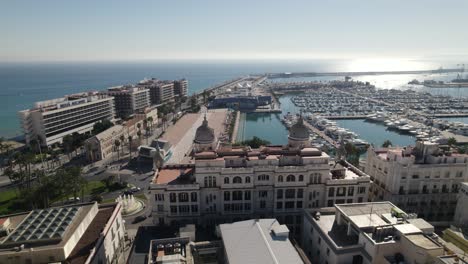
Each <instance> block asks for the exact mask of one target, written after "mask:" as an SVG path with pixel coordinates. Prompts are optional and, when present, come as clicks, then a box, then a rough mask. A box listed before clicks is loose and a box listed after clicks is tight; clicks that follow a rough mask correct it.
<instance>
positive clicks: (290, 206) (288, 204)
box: [284, 202, 294, 209]
mask: <svg viewBox="0 0 468 264" xmlns="http://www.w3.org/2000/svg"><path fill="white" fill-rule="evenodd" d="M284 208H286V209H294V202H285V203H284Z"/></svg>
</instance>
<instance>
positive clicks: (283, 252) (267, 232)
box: [219, 219, 304, 264]
mask: <svg viewBox="0 0 468 264" xmlns="http://www.w3.org/2000/svg"><path fill="white" fill-rule="evenodd" d="M219 229H220V232H221V236H222V239H223V243H224V247H225V251H226V254H227V258H228V260H229V263H231V264H236V263H258V264H262V263H265V264H267V263H288V264H294V263H304V262H303V261H302V259H301V257H300V256H299V254H298V252H297V251H296V249H295V248H294V246H293V245H292V243H291V241H289V238H288V233H289V230H287V227H285V226H281V225H280V224H279V223H278V221H277V220H276V219H258V220H246V221H241V222H235V223H232V224H222V225H220V226H219Z"/></svg>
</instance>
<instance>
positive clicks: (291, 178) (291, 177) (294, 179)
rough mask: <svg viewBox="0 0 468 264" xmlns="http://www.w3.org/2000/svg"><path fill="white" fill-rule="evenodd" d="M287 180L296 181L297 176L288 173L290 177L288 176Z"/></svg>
mask: <svg viewBox="0 0 468 264" xmlns="http://www.w3.org/2000/svg"><path fill="white" fill-rule="evenodd" d="M286 181H287V182H294V181H296V177H295V176H294V175H292V174H290V175H288V177H286Z"/></svg>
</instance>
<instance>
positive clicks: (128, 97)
mask: <svg viewBox="0 0 468 264" xmlns="http://www.w3.org/2000/svg"><path fill="white" fill-rule="evenodd" d="M107 94H108V95H110V96H113V97H114V102H115V111H116V115H117V116H118V117H120V118H127V117H130V116H132V115H133V114H135V113H136V112H138V111H140V110H143V109H145V108H147V107H149V106H150V96H149V90H148V89H144V88H139V87H135V86H132V85H123V86H116V87H111V88H108V89H107Z"/></svg>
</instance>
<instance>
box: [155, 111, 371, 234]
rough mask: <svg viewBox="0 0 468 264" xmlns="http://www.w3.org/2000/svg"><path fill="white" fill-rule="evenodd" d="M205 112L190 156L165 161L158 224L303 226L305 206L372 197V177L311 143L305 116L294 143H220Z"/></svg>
mask: <svg viewBox="0 0 468 264" xmlns="http://www.w3.org/2000/svg"><path fill="white" fill-rule="evenodd" d="M205 126H206V127H208V128H209V124H208V123H207V121H206V120H205V121H204V122H203V124H202V126H201V128H200V129H197V132H196V134H195V138H194V146H193V148H194V150H195V152H194V154H193V156H192V158H191V160H190V162H188V163H186V164H169V165H166V166H163V167H162V168H161V169H159V170H158V171H157V172H156V174H155V177H154V179H153V181H152V184H151V186H150V190H151V193H152V194H153V195H152V197H154V202H153V215H155V216H156V217H153V220H154V223H155V224H163V223H164V224H181V223H199V224H204V225H215V224H217V223H225V222H232V221H239V220H242V219H251V218H271V217H275V218H277V219H278V220H279V222H280V223H283V224H287V225H288V228H289V230H291V232H292V233H293V234H296V235H298V234H300V233H301V225H302V210H303V209H305V208H319V207H323V206H325V205H326V204H334V203H356V202H364V201H367V199H368V189H369V185H370V177H369V176H367V175H365V174H364V173H363V172H361V171H359V170H358V169H356V168H355V167H353V166H352V165H350V164H348V163H346V162H344V161H341V162H337V163H334V162H332V163H330V158H329V156H328V155H327V154H326V153H324V152H322V151H320V150H318V149H315V148H312V147H310V140H309V132H308V130H307V128H306V127H305V126H304V124H303V122H302V120H301V119H300V120H299V122H298V123H297V124H295V125H294V126H292V127H291V130H290V136H289V144H288V145H287V146H265V147H261V148H259V149H252V148H250V147H230V146H219V147H215V146H218V145H217V144H216V142H215V140H216V137H214V136H213V134H212V133H211V132H212V130H210V129H207V128H206V127H205Z"/></svg>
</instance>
